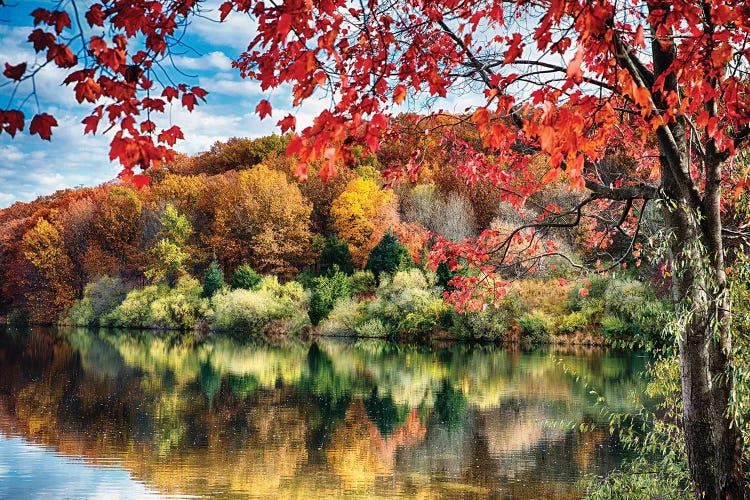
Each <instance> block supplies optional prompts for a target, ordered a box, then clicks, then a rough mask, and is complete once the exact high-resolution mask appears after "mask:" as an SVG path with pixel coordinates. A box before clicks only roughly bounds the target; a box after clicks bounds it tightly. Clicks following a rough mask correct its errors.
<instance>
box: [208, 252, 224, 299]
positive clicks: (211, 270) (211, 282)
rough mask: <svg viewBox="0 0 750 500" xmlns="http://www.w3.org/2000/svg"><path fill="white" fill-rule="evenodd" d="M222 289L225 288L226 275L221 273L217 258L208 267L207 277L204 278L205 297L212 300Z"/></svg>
mask: <svg viewBox="0 0 750 500" xmlns="http://www.w3.org/2000/svg"><path fill="white" fill-rule="evenodd" d="M222 288H224V273H223V272H222V271H221V268H220V267H219V262H218V261H217V260H216V257H214V259H213V260H212V261H211V264H209V265H208V269H207V270H206V276H205V277H204V278H203V296H204V297H208V298H209V299H210V298H211V297H213V296H214V294H215V293H216V292H218V291H219V290H221V289H222Z"/></svg>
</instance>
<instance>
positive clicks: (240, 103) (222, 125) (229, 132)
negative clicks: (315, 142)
mask: <svg viewBox="0 0 750 500" xmlns="http://www.w3.org/2000/svg"><path fill="white" fill-rule="evenodd" d="M6 3H7V4H9V5H8V6H7V7H0V68H1V67H4V63H6V62H8V63H10V64H11V65H15V64H18V63H20V62H22V61H33V60H34V58H35V54H34V51H33V49H32V47H31V44H30V43H29V42H27V41H26V38H27V37H28V34H29V33H30V32H31V30H32V29H33V27H32V18H31V16H30V15H29V13H30V12H31V10H33V9H34V8H35V7H37V6H39V5H41V6H44V7H46V8H53V5H54V4H55V3H56V2H51V1H47V2H44V1H39V2H36V1H27V0H15V1H13V0H11V1H8V2H6ZM80 3H85V2H80ZM219 4H220V2H219V1H209V2H207V4H206V6H205V12H204V17H200V18H196V19H195V20H194V22H193V25H191V26H190V27H189V31H188V35H187V36H186V38H185V39H184V41H185V43H186V45H188V46H189V47H190V49H184V50H183V51H181V52H180V51H178V52H177V53H176V55H175V57H174V63H175V64H174V67H173V68H172V72H173V74H174V75H175V76H176V77H179V78H181V81H186V82H187V83H190V84H193V85H194V84H198V85H200V86H202V87H203V88H205V89H206V90H208V91H209V95H208V96H207V102H205V103H200V105H199V106H198V107H196V108H195V110H194V111H193V112H192V113H188V112H187V111H185V110H183V109H182V107H181V106H179V105H175V106H174V107H173V108H172V109H171V112H170V115H171V116H170V118H171V121H172V123H173V124H177V125H179V126H180V127H181V128H182V131H183V133H184V135H185V140H183V141H179V142H178V144H177V145H176V149H177V150H178V151H180V152H183V153H188V154H195V153H198V152H201V151H205V150H207V149H208V148H209V147H210V146H211V145H212V144H213V143H214V142H216V141H222V140H226V139H228V138H230V137H235V136H237V137H250V138H254V137H260V136H263V135H268V134H270V133H273V132H278V131H277V129H276V122H277V121H278V120H279V119H280V118H281V117H283V116H285V115H286V114H287V113H289V112H291V113H293V114H295V115H296V116H297V123H298V126H304V125H306V124H309V123H310V122H311V121H312V118H313V117H314V116H315V115H317V113H318V112H319V111H320V110H322V109H323V108H324V107H325V106H327V104H328V101H327V100H324V99H322V98H321V99H318V100H312V101H310V102H309V103H307V104H304V105H303V106H302V107H301V108H297V109H294V110H290V109H289V106H290V105H289V103H290V99H289V96H288V91H285V90H284V89H281V90H279V89H277V90H275V91H273V92H269V93H265V94H264V93H263V92H261V90H260V86H259V85H258V83H257V82H254V81H248V80H244V81H243V80H242V79H241V78H240V76H239V72H238V71H237V70H235V69H233V68H232V67H231V62H232V59H234V58H236V57H237V56H238V55H239V54H240V53H241V52H242V50H243V49H245V48H246V47H247V43H248V41H249V40H251V39H252V37H253V35H254V28H253V23H252V21H251V20H250V18H248V17H240V16H239V15H234V16H230V18H229V19H228V20H227V21H226V22H224V23H221V24H218V23H217V22H216V21H212V19H214V20H215V19H218V10H217V8H216V7H217V6H218V5H219ZM177 71H179V72H181V73H183V75H180V74H179V73H177ZM184 75H188V76H187V77H186V76H184ZM64 78H65V72H64V71H63V70H60V69H57V68H49V67H47V68H44V70H43V71H42V72H41V73H40V74H39V76H38V77H37V81H36V89H37V96H38V99H39V104H40V107H41V109H42V111H46V112H49V113H51V114H53V115H54V116H55V118H56V119H57V121H58V123H59V126H58V127H56V128H54V129H53V135H52V141H51V142H47V141H43V140H41V139H40V138H39V137H38V136H36V135H34V136H30V135H28V123H29V120H30V117H31V116H33V115H34V114H35V113H36V110H37V108H36V105H35V103H34V101H33V98H32V99H30V100H29V101H28V102H27V103H26V105H25V107H24V111H25V114H26V117H27V124H26V130H25V132H21V133H18V134H17V135H16V137H15V138H11V137H10V136H9V135H8V134H6V133H2V134H0V208H4V207H7V206H9V205H11V204H13V203H14V202H16V201H29V200H32V199H34V198H36V197H38V196H40V195H47V194H51V193H53V192H54V191H56V190H58V189H64V188H70V187H75V186H80V185H83V186H95V185H98V184H101V183H102V182H106V181H108V180H111V179H113V178H114V177H115V176H116V175H117V173H118V172H119V170H120V168H119V166H118V165H117V164H116V163H114V162H110V161H109V156H108V155H109V137H108V136H102V135H95V136H92V135H85V136H84V135H83V126H82V125H81V124H80V122H81V120H82V119H83V118H84V117H85V116H87V115H88V114H89V112H90V110H91V105H86V104H88V103H85V104H84V105H80V104H78V103H77V102H76V100H75V96H74V94H73V89H72V88H71V87H66V86H64V85H61V82H62V80H63V79H64ZM7 81H8V80H7V79H6V78H5V77H4V76H0V84H2V83H4V82H7ZM29 90H30V83H28V84H25V85H24V86H23V87H22V88H20V89H19V90H18V92H17V94H16V95H17V97H16V98H15V101H14V103H15V104H16V105H17V103H18V102H19V97H20V99H21V100H22V99H23V98H24V97H25V96H26V95H27V94H28V93H29ZM12 91H13V88H12V86H10V85H6V86H3V87H0V109H7V108H8V102H9V98H10V95H11V92H12ZM260 99H268V100H270V102H271V103H272V105H273V107H274V111H273V116H272V117H271V118H266V119H265V120H263V121H260V120H259V118H258V116H257V115H256V114H255V106H256V105H257V103H258V101H259V100H260ZM102 128H103V127H102Z"/></svg>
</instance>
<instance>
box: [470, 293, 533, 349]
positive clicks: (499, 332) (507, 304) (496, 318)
mask: <svg viewBox="0 0 750 500" xmlns="http://www.w3.org/2000/svg"><path fill="white" fill-rule="evenodd" d="M520 313H521V310H520V307H519V302H518V294H516V293H511V294H508V295H506V296H505V297H504V298H503V299H502V300H501V301H499V302H498V303H496V304H489V305H487V307H485V308H484V309H483V310H482V311H472V312H467V313H465V314H464V315H463V316H462V318H463V322H462V326H463V329H464V330H465V332H466V334H467V335H468V336H469V337H471V338H475V339H501V338H502V337H503V336H504V335H505V334H506V333H507V332H508V330H510V329H511V327H512V326H513V324H514V323H515V322H517V321H518V316H519V314H520Z"/></svg>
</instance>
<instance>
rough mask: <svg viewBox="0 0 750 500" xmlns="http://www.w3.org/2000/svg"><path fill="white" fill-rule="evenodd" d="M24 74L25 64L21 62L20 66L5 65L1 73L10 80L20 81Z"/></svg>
mask: <svg viewBox="0 0 750 500" xmlns="http://www.w3.org/2000/svg"><path fill="white" fill-rule="evenodd" d="M25 72H26V63H25V62H22V63H21V64H16V65H15V66H11V65H10V64H8V63H5V71H3V74H4V75H5V76H7V77H8V78H10V79H11V80H20V79H21V78H22V77H23V74H24V73H25Z"/></svg>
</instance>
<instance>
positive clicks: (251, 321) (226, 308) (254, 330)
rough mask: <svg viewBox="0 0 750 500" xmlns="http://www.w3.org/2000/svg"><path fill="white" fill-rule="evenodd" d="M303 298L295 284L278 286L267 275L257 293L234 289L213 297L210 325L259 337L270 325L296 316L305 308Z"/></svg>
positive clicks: (274, 278) (272, 277) (299, 287)
mask: <svg viewBox="0 0 750 500" xmlns="http://www.w3.org/2000/svg"><path fill="white" fill-rule="evenodd" d="M304 298H305V292H304V289H303V288H302V285H300V284H299V283H297V282H294V281H293V282H290V283H287V284H285V285H281V284H279V281H278V279H277V278H276V277H275V276H267V277H264V278H263V279H262V280H261V282H260V286H259V287H258V289H257V290H246V289H244V288H238V289H235V290H231V291H226V290H225V291H220V292H218V293H217V294H216V295H214V296H213V298H212V299H211V304H212V306H213V310H214V313H213V316H212V318H211V323H212V326H213V327H214V328H216V329H219V330H235V331H243V332H244V333H246V334H249V335H254V334H259V333H262V331H263V329H264V328H265V327H267V326H269V325H270V324H271V323H273V322H277V321H281V320H293V319H294V318H295V317H297V316H299V315H300V313H301V312H302V311H304V308H305V306H306V305H305V304H304Z"/></svg>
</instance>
